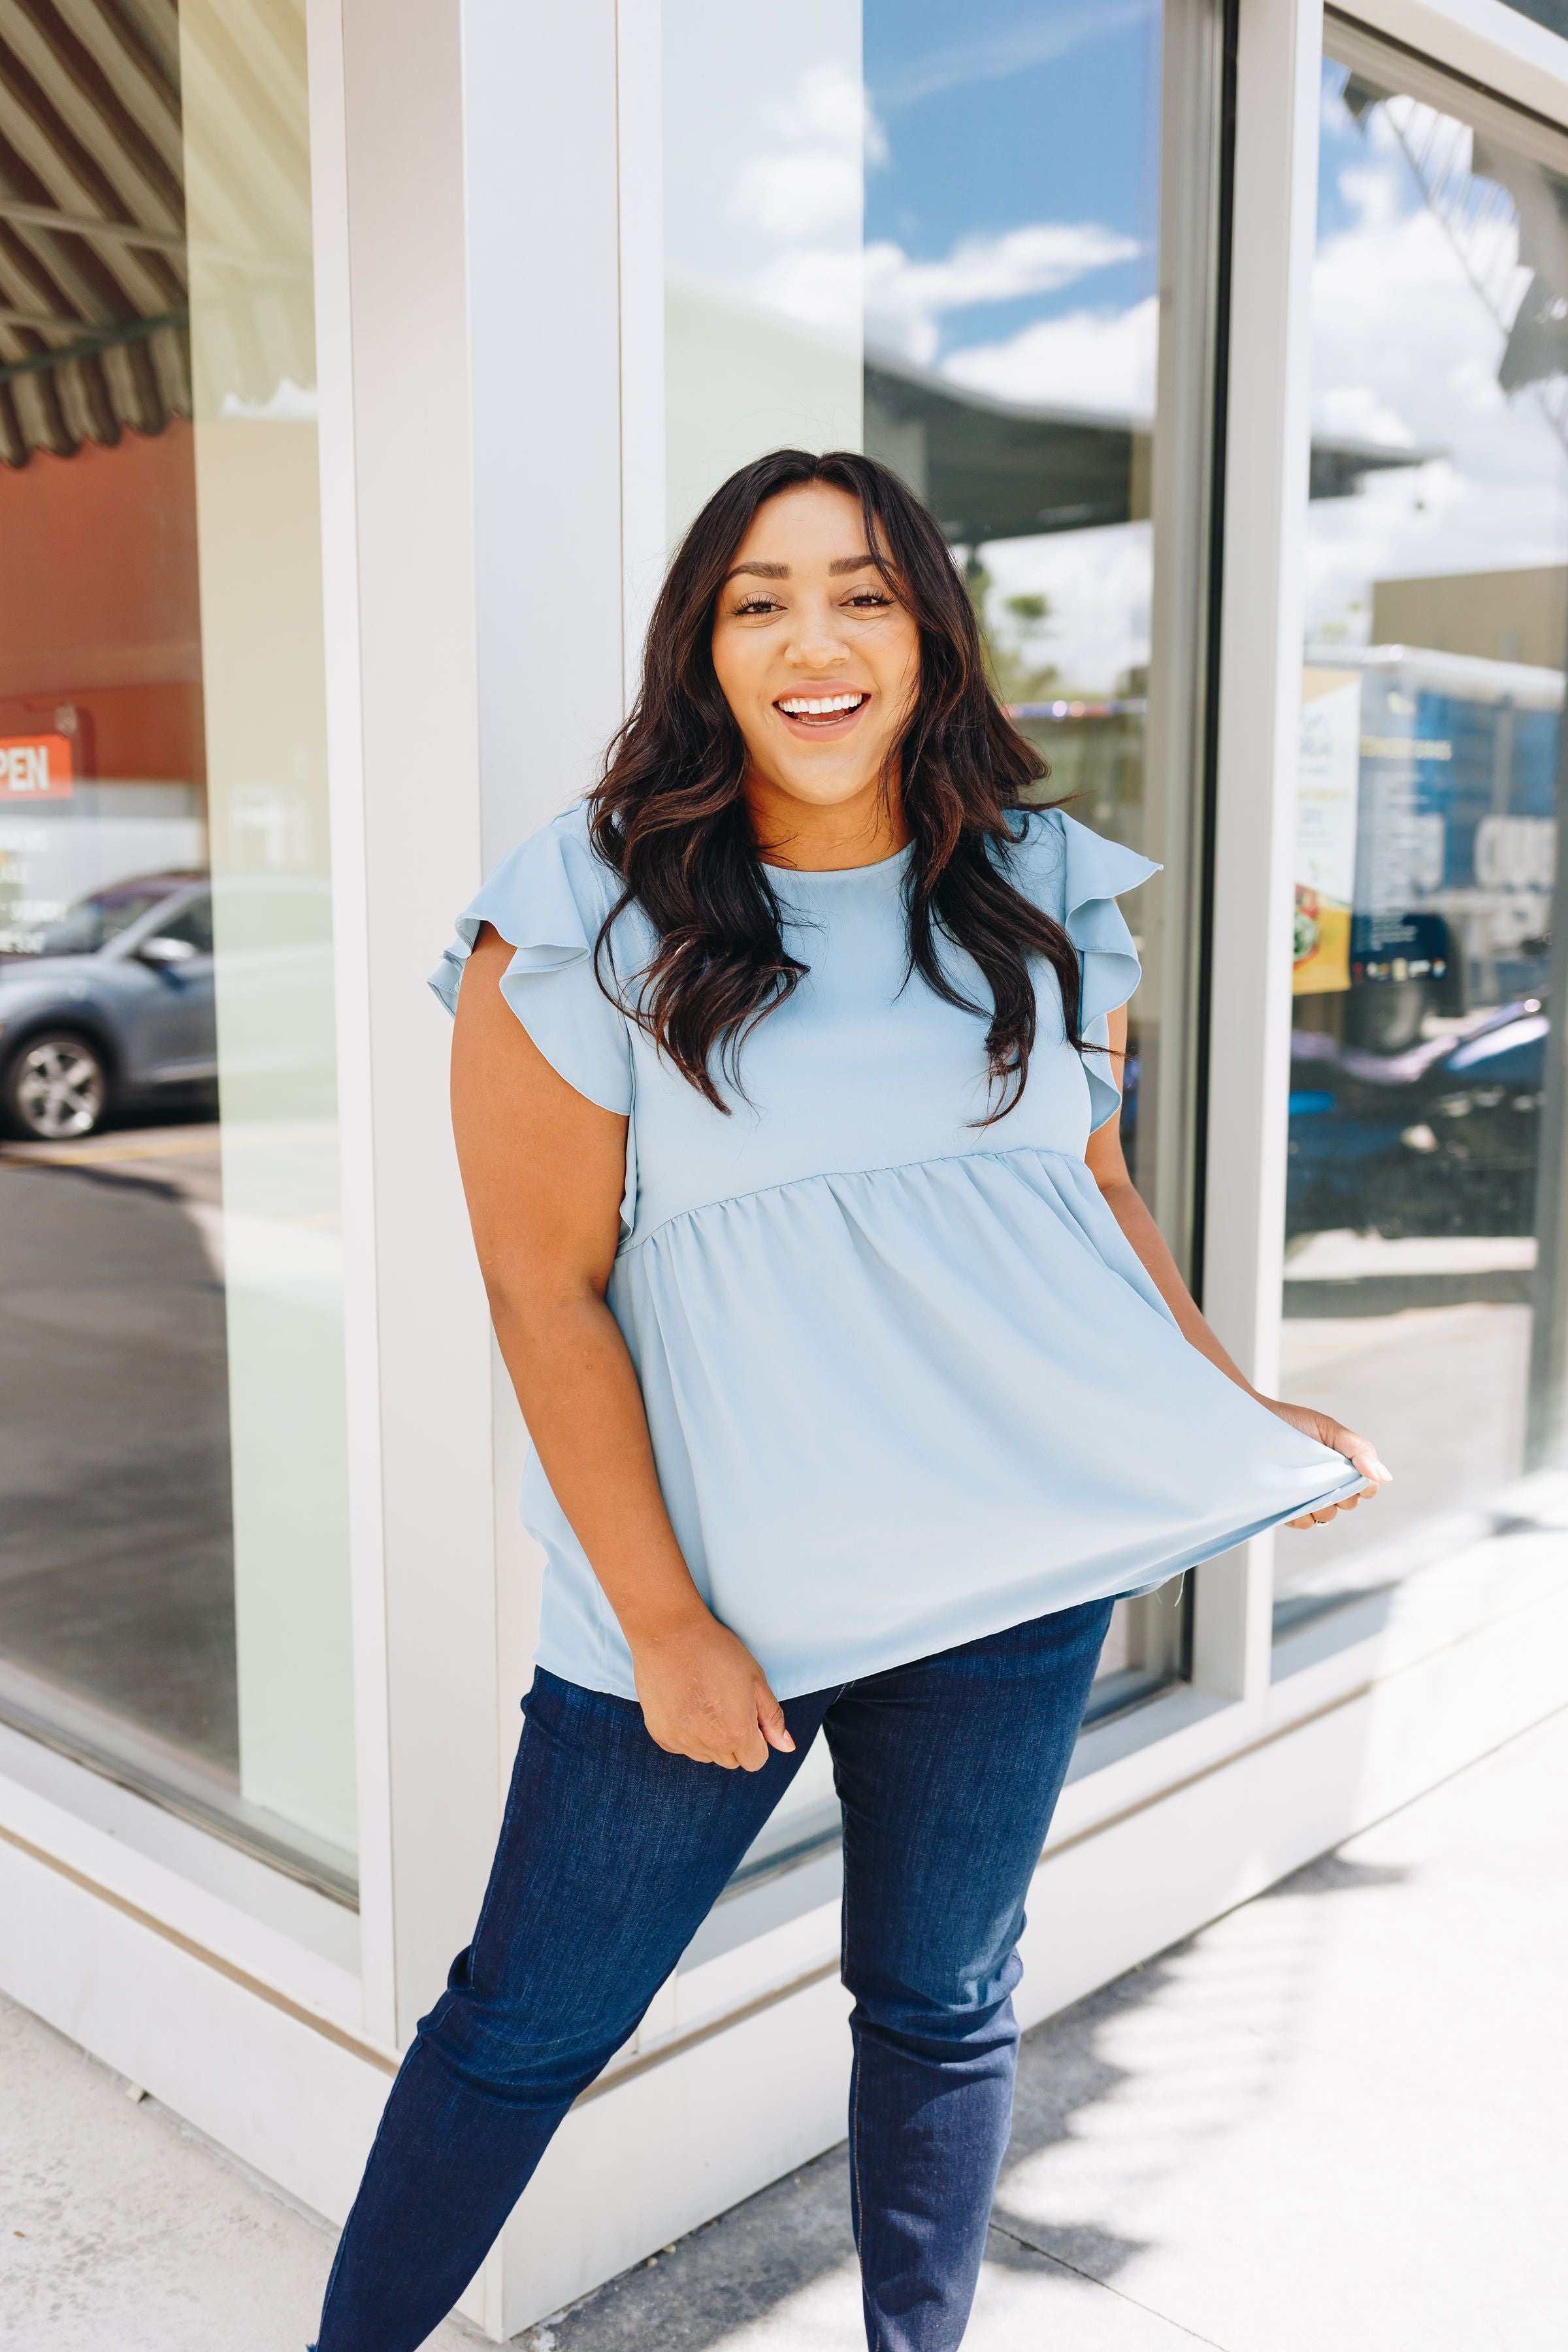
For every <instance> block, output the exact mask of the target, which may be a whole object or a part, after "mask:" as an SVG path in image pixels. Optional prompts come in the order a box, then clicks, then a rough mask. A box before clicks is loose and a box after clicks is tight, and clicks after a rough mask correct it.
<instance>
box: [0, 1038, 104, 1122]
mask: <svg viewBox="0 0 1568 2352" xmlns="http://www.w3.org/2000/svg"><path fill="white" fill-rule="evenodd" d="M3 1096H4V1101H5V1117H6V1122H7V1124H8V1125H9V1127H10V1128H11V1129H12V1131H13V1133H15V1134H18V1135H21V1136H24V1137H25V1138H26V1139H27V1140H28V1141H30V1142H33V1143H73V1142H76V1141H77V1140H78V1139H79V1138H80V1137H82V1136H84V1135H91V1134H92V1133H93V1132H94V1131H95V1130H96V1129H98V1128H99V1127H100V1126H101V1124H102V1122H103V1114H104V1112H105V1110H106V1109H107V1108H108V1107H109V1073H108V1071H107V1070H106V1069H105V1067H104V1064H103V1056H102V1055H101V1054H100V1052H99V1050H98V1048H97V1046H96V1045H89V1043H88V1041H87V1039H86V1038H85V1037H77V1036H73V1035H71V1034H69V1033H68V1032H64V1031H62V1032H59V1033H57V1034H49V1035H47V1036H42V1037H29V1038H27V1039H26V1042H25V1044H23V1045H19V1046H18V1047H17V1049H16V1053H14V1054H13V1055H12V1056H11V1059H10V1061H9V1062H8V1063H7V1064H6V1066H5V1084H4V1089H3Z"/></svg>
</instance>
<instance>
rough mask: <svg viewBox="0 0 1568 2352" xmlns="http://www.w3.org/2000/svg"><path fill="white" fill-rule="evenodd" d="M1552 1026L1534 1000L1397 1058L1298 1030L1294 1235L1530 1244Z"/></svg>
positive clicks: (1290, 1203)
mask: <svg viewBox="0 0 1568 2352" xmlns="http://www.w3.org/2000/svg"><path fill="white" fill-rule="evenodd" d="M1549 1025H1550V1024H1549V1023H1548V1020H1547V1016H1546V1013H1544V1011H1543V1010H1542V1004H1541V1001H1540V999H1539V998H1538V997H1533V996H1531V997H1522V998H1519V999H1517V1000H1515V1001H1514V1002H1512V1003H1507V1004H1501V1005H1499V1006H1497V1007H1496V1008H1495V1009H1494V1010H1493V1011H1490V1012H1488V1013H1483V1014H1480V1015H1479V1016H1477V1017H1476V1018H1474V1019H1473V1020H1471V1021H1470V1022H1469V1023H1468V1024H1467V1025H1466V1026H1465V1028H1464V1029H1463V1030H1462V1031H1460V1032H1458V1034H1456V1033H1455V1032H1453V1031H1449V1032H1448V1033H1447V1034H1444V1035H1439V1036H1436V1037H1426V1038H1423V1039H1421V1040H1420V1041H1419V1042H1418V1043H1416V1044H1415V1045H1410V1046H1408V1047H1406V1049H1405V1051H1404V1052H1403V1053H1397V1054H1388V1053H1382V1054H1380V1053H1374V1052H1371V1051H1369V1050H1368V1049H1367V1048H1366V1047H1364V1046H1362V1045H1348V1044H1342V1043H1341V1042H1340V1040H1338V1039H1337V1038H1335V1037H1333V1036H1331V1035H1328V1034H1322V1033H1321V1032H1318V1031H1314V1030H1310V1029H1299V1030H1297V1031H1296V1032H1295V1034H1293V1036H1292V1038H1291V1062H1290V1147H1289V1192H1288V1199H1287V1209H1286V1230H1287V1233H1288V1234H1300V1233H1322V1232H1329V1231H1333V1230H1334V1229H1336V1228H1337V1227H1340V1226H1352V1227H1354V1228H1356V1229H1357V1230H1359V1231H1363V1232H1364V1231H1367V1230H1369V1229H1375V1231H1377V1232H1378V1233H1380V1234H1384V1236H1386V1237H1387V1238H1388V1239H1390V1240H1394V1239H1397V1238H1399V1237H1400V1236H1401V1235H1411V1234H1420V1235H1431V1234H1529V1233H1532V1232H1533V1231H1534V1230H1535V1181H1536V1163H1537V1159H1538V1156H1539V1151H1540V1134H1541V1110H1542V1100H1543V1098H1544V1094H1545V1082H1546V1040H1547V1033H1548V1028H1549Z"/></svg>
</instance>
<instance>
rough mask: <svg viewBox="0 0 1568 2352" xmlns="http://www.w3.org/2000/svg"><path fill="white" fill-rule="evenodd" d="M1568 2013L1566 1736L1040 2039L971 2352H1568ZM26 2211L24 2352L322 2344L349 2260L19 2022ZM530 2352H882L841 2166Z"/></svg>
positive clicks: (1522, 1752) (6, 2303)
mask: <svg viewBox="0 0 1568 2352" xmlns="http://www.w3.org/2000/svg"><path fill="white" fill-rule="evenodd" d="M1565 1984H1568V1715H1559V1716H1557V1717H1554V1718H1553V1719H1552V1722H1550V1723H1549V1724H1546V1725H1544V1726H1542V1727H1541V1728H1539V1729H1538V1730H1536V1731H1533V1732H1531V1733H1529V1734H1527V1735H1525V1736H1524V1737H1523V1738H1520V1739H1518V1740H1515V1741H1513V1742H1512V1743H1511V1744H1510V1746H1509V1747H1507V1748H1503V1749H1501V1750H1500V1751H1499V1753H1498V1754H1496V1755H1495V1756H1492V1757H1490V1758H1489V1759H1486V1760H1485V1761H1484V1762H1482V1763H1480V1764H1479V1765H1477V1766H1475V1767H1473V1768H1472V1769H1470V1770H1469V1771H1468V1772H1466V1773H1463V1774H1461V1775H1460V1776H1459V1777H1458V1779H1456V1780H1452V1781H1449V1782H1448V1783H1447V1784H1446V1786H1444V1787H1443V1788H1441V1789H1439V1790H1435V1791H1434V1792H1433V1793H1432V1794H1431V1795H1429V1796H1427V1797H1425V1798H1423V1799H1422V1800H1420V1801H1419V1802H1418V1803H1416V1804H1414V1805H1411V1806H1409V1807H1407V1808H1406V1809H1405V1811H1403V1812H1401V1813H1398V1814H1396V1815H1394V1817H1393V1818H1392V1819H1390V1820H1389V1821H1387V1822H1384V1823H1382V1824H1381V1825H1380V1826H1379V1827H1377V1828H1375V1829H1373V1830H1371V1831H1368V1832H1365V1833H1364V1834H1363V1836H1361V1837H1359V1838H1355V1839H1352V1841H1351V1842H1350V1843H1348V1844H1347V1845H1346V1846H1344V1847H1342V1849H1341V1850H1340V1852H1339V1853H1336V1854H1333V1855H1331V1856H1329V1857H1327V1858H1326V1859H1325V1860H1323V1861H1321V1862H1319V1863H1316V1864H1313V1865H1312V1866H1311V1867H1310V1868H1309V1869H1307V1870H1303V1871H1300V1872H1298V1873H1297V1874H1296V1875H1295V1876H1294V1877H1292V1878H1289V1879H1288V1880H1286V1881H1285V1882H1284V1883H1283V1884H1282V1885H1279V1886H1278V1887H1276V1888H1274V1889H1273V1890H1272V1891H1271V1892H1270V1893H1269V1894H1268V1895H1263V1896H1261V1897H1259V1899H1258V1901H1256V1902H1254V1903H1249V1904H1247V1906H1245V1907H1244V1908H1243V1909H1241V1910H1239V1911H1237V1912H1233V1913H1232V1914H1231V1915H1230V1916H1228V1917H1227V1918H1225V1919H1223V1920H1220V1921H1219V1922H1217V1923H1216V1924H1215V1926H1214V1927H1210V1928H1208V1929H1206V1930H1205V1932H1204V1933H1203V1934H1202V1935H1201V1936H1198V1937H1194V1939H1193V1940H1192V1941H1191V1942H1190V1943H1188V1944H1184V1945H1182V1946H1180V1947H1178V1948H1176V1949H1175V1950H1173V1951H1171V1952H1167V1953H1165V1954H1163V1956H1162V1957H1161V1958H1159V1959H1157V1960H1153V1961H1151V1962H1150V1963H1149V1964H1148V1965H1147V1966H1146V1967H1145V1968H1142V1969H1136V1970H1134V1971H1133V1972H1132V1973H1131V1975H1129V1976H1127V1977H1124V1978H1122V1979H1121V1980H1120V1981H1119V1982H1118V1983H1116V1984H1114V1985H1111V1986H1109V1987H1108V1988H1107V1989H1106V1990H1104V1991H1103V1992H1101V1993H1099V1994H1097V1995H1095V1996H1094V1998H1093V1999H1091V2000H1087V2001H1084V2002H1081V2003H1079V2006H1078V2007H1077V2008H1076V2009H1073V2010H1071V2011H1068V2012H1067V2013H1066V2014H1065V2015H1063V2016H1062V2017H1060V2018H1058V2019H1056V2020H1054V2021H1052V2022H1051V2023H1050V2024H1048V2025H1047V2026H1045V2027H1043V2028H1042V2029H1041V2030H1040V2031H1039V2032H1037V2033H1036V2034H1034V2035H1033V2036H1032V2037H1031V2038H1030V2041H1029V2042H1028V2043H1027V2045H1026V2053H1025V2059H1024V2065H1023V2070H1022V2074H1021V2078H1020V2084H1019V2097H1018V2112H1017V2123H1016V2131H1015V2134H1014V2140H1013V2147H1012V2150H1011V2153H1010V2157H1009V2160H1008V2164H1007V2168H1006V2170H1005V2175H1004V2178H1003V2182H1002V2187H1001V2190H1000V2193H999V2196H998V2200H997V2207H996V2221H995V2227H994V2231H993V2233H992V2240H991V2250H990V2258H989V2260H988V2262H987V2264H986V2269H985V2273H984V2279H983V2282H982V2286H981V2292H980V2300H979V2304H978V2306H977V2309H976V2313H975V2317H974V2321H973V2326H972V2328H971V2330H970V2334H969V2337H968V2339H967V2344H966V2352H1054V2347H1058V2346H1059V2347H1062V2352H1182V2347H1186V2352H1191V2347H1193V2346H1194V2344H1206V2345H1209V2346H1214V2347H1220V2352H1563V2347H1564V2346H1565V2345H1568V2228H1565V2227H1564V2218H1563V2217H1564V2212H1565V2210H1568V2135H1565V2130H1564V2125H1563V2117H1564V2116H1568V2003H1565V2002H1564V1999H1563V1988H1564V1985H1565ZM0 2210H3V2221H0V2314H3V2317H0V2341H3V2342H4V2343H5V2345H6V2346H7V2347H15V2352H154V2347H156V2352H253V2347H254V2352H299V2347H302V2346H303V2345H304V2343H305V2342H306V2341H307V2339H308V2336H309V2333H310V2326H311V2325H312V2324H313V2320H314V2315H315V2311H316V2305H317V2301H318V2298H319V2295H320V2291H321V2281H322V2279H323V2277H324V2275H325V2271H326V2266H327V2263H328V2259H329V2256H330V2252H331V2237H330V2233H329V2232H328V2231H326V2230H325V2229H323V2228H322V2227H321V2225H320V2224H318V2223H316V2222H314V2221H311V2220H310V2219H309V2218H308V2217H306V2216H304V2215H302V2214H300V2213H299V2212H298V2211H296V2210H294V2209H292V2208H291V2207H289V2206H288V2205H287V2204H285V2203H284V2202H283V2201H282V2200H280V2199H279V2198H276V2197H275V2196H273V2195H272V2194H270V2193H269V2192H268V2190H267V2189H265V2188H264V2187H263V2186H262V2185H261V2184H259V2183H258V2182H256V2181H254V2180H252V2179H249V2178H248V2177H247V2176H246V2175H245V2174H243V2173H242V2172H241V2171H239V2170H238V2169H237V2168H236V2167H234V2166H233V2165H231V2164H229V2163H228V2162H226V2160H225V2159H224V2158H222V2157H220V2156H218V2155H217V2154H216V2153H215V2152H214V2151H213V2150H212V2149H211V2148H210V2147H207V2146H206V2145H205V2143H203V2142H201V2141H199V2140H197V2139H196V2138H195V2137H194V2136H192V2135H190V2134H188V2133H186V2132H184V2130H183V2129H182V2127H181V2126H179V2125H178V2123H177V2122H176V2121H175V2120H174V2118H173V2117H172V2116H168V2115H166V2114H165V2113H163V2111H162V2110H161V2109H159V2108H158V2107H157V2106H156V2105H154V2103H153V2102H152V2101H151V2100H148V2101H144V2102H143V2103H142V2104H141V2105H132V2104H130V2103H129V2102H128V2100H127V2099H126V2097H125V2095H124V2093H123V2090H122V2088H121V2086H120V2085H119V2084H117V2083H116V2081H115V2078H114V2077H112V2076H110V2075H109V2074H106V2073H104V2072H103V2070H102V2069H100V2068H99V2067H97V2066H96V2065H94V2064H93V2063H91V2062H90V2061H89V2060H88V2059H85V2058H83V2057H82V2056H81V2054H80V2053H79V2052H77V2051H76V2050H74V2049H73V2048H72V2047H71V2046H70V2045H69V2044H68V2043H66V2042H62V2041H61V2040H60V2039H59V2038H58V2036H57V2035H55V2034H53V2033H51V2032H49V2031H48V2030H47V2028H46V2027H44V2026H42V2025H39V2024H38V2023H37V2021H35V2020H33V2019H31V2018H29V2017H27V2016H26V2015H25V2014H24V2013H23V2012H22V2011H17V2010H15V2009H9V2008H4V2007H0ZM431 2341H432V2344H433V2345H435V2346H436V2347H438V2352H458V2347H466V2352H473V2347H474V2345H475V2344H476V2343H477V2341H478V2339H477V2338H476V2337H475V2336H473V2335H472V2334H471V2333H470V2332H469V2331H468V2329H466V2328H462V2327H459V2326H453V2327H450V2328H448V2329H447V2330H444V2331H443V2332H442V2334H441V2336H438V2337H435V2338H432V2339H431ZM522 2341H523V2343H524V2345H525V2346H526V2347H529V2352H861V2348H862V2347H863V2345H864V2336H863V2334H862V2332H861V2328H860V2320H859V2310H858V2290H857V2286H856V2282H855V2275H854V2263H853V2258H852V2254H851V2250H850V2245H849V2237H848V2227H847V2200H846V2192H845V2177H844V2158H843V2152H842V2150H839V2151H837V2152H835V2153H834V2154H832V2155H830V2156H827V2157H825V2158H822V2159H821V2160H820V2162H818V2163H816V2164H815V2165H811V2166H808V2167H807V2168H805V2169H804V2170H802V2171H801V2172H800V2173H798V2174H797V2175H796V2176H795V2177H794V2178H793V2179H790V2180H787V2181H784V2182H782V2183H780V2184H779V2185H778V2186H777V2187H775V2188H773V2189H768V2190H766V2191H764V2193H763V2195H761V2196H760V2197H755V2198H753V2199H752V2200H750V2202H749V2203H747V2204H745V2205H743V2206H741V2207H739V2208H738V2209H737V2210H735V2211H734V2212H732V2213H730V2214H728V2215H726V2216H725V2217H724V2218H723V2219H722V2220H721V2221H716V2222H713V2223H711V2224H710V2226H709V2227H708V2228H707V2229H704V2230H700V2231H697V2232H695V2233H694V2235H693V2236H691V2237H690V2238H689V2239H686V2240H684V2241H683V2242H681V2244H680V2245H679V2246H678V2247H677V2248H676V2249H675V2250H674V2251H673V2252H671V2253H669V2254H668V2255H666V2256H663V2257H660V2258H658V2259H656V2260H655V2261H654V2262H653V2263H650V2264H647V2265H645V2266H644V2267H643V2268H641V2269H639V2270H637V2271H634V2272H631V2273H628V2274H627V2275H626V2277H624V2278H622V2279H619V2280H617V2281H616V2282H615V2283H613V2284H611V2285H609V2286H607V2287H605V2288H602V2289H601V2290H600V2291H599V2293H598V2294H595V2295H593V2296H591V2297H590V2298H589V2299H588V2300H587V2301H586V2302H585V2303H584V2304H582V2305H578V2306H577V2307H576V2308H575V2309H574V2310H573V2311H571V2312H570V2313H568V2314H566V2315H563V2317H560V2318H558V2319H556V2320H555V2321H554V2322H553V2323H552V2325H550V2326H545V2327H539V2328H535V2329H532V2330H531V2331H530V2333H529V2335H528V2336H526V2337H524V2338H523V2339H522Z"/></svg>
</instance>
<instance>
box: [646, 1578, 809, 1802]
mask: <svg viewBox="0 0 1568 2352" xmlns="http://www.w3.org/2000/svg"><path fill="white" fill-rule="evenodd" d="M631 1646H632V1667H633V1671H634V1673H635V1674H636V1676H637V1696H638V1698H639V1699H640V1700H641V1702H642V1711H643V1721H644V1722H645V1723H646V1724H647V1730H648V1738H650V1739H651V1740H652V1741H653V1743H654V1745H655V1747H656V1748H663V1749H664V1750H665V1753H666V1754H667V1755H669V1756H689V1757H690V1759H691V1760H692V1762H693V1763H694V1764H717V1765H718V1766H719V1767H720V1769H721V1770H722V1771H725V1772H733V1771H735V1770H736V1769H739V1770H741V1771H742V1772H760V1771H761V1770H762V1769H763V1765H764V1764H765V1763H766V1762H767V1760H768V1750H769V1748H777V1749H778V1750H779V1752H780V1754H781V1755H784V1756H788V1755H791V1754H793V1753H794V1750H795V1741H794V1740H793V1739H792V1738H790V1735H789V1731H788V1728H787V1727H786V1726H785V1723H784V1709H783V1707H781V1706H780V1705H779V1703H778V1701H777V1699H776V1698H775V1697H774V1696H773V1692H772V1691H771V1690H770V1689H769V1688H768V1684H767V1677H766V1675H764V1674H763V1670H762V1668H761V1666H759V1665H758V1664H757V1662H756V1660H755V1658H753V1657H752V1654H751V1652H750V1650H748V1649H747V1647H746V1645H745V1643H743V1642H741V1641H738V1640H737V1639H736V1637H735V1635H734V1634H733V1633H731V1631H730V1629H729V1627H728V1626H727V1625H721V1624H720V1622H719V1620H718V1619H717V1618H716V1617H715V1616H713V1615H711V1614H710V1612H709V1611H708V1610H706V1609H700V1610H697V1611H694V1612H692V1613H691V1614H690V1615H689V1616H688V1617H684V1618H683V1619H682V1620H681V1622H679V1625H677V1626H676V1627H674V1628H673V1629H672V1630H670V1631H668V1632H661V1633H658V1635H656V1636H648V1635H645V1636H644V1637H643V1638H642V1639H641V1640H640V1641H634V1642H633V1643H632V1645H631Z"/></svg>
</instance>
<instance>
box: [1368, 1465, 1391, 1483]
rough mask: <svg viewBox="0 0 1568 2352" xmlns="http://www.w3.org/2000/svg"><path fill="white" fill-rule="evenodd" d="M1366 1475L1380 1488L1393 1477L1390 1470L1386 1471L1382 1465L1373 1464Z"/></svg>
mask: <svg viewBox="0 0 1568 2352" xmlns="http://www.w3.org/2000/svg"><path fill="white" fill-rule="evenodd" d="M1368 1475H1370V1476H1371V1477H1373V1478H1375V1479H1376V1480H1377V1483H1378V1485H1379V1486H1387V1484H1388V1482H1389V1480H1390V1479H1391V1478H1392V1477H1393V1475H1394V1473H1393V1471H1392V1470H1390V1469H1388V1468H1387V1467H1386V1466H1385V1465H1384V1464H1383V1463H1381V1462H1374V1463H1373V1465H1372V1467H1371V1470H1370V1472H1369V1474H1368Z"/></svg>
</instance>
